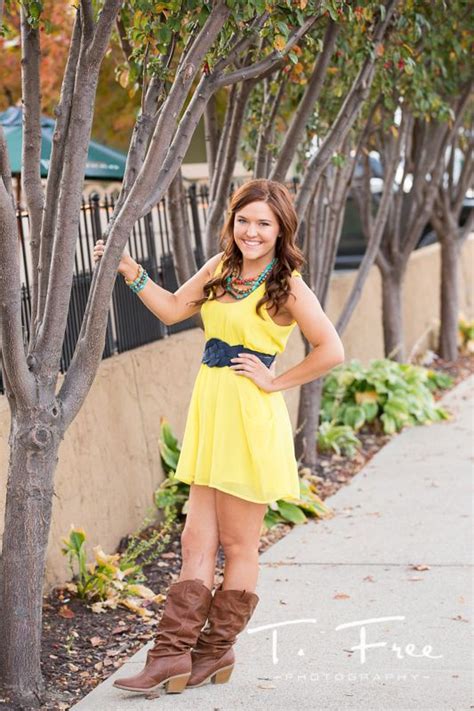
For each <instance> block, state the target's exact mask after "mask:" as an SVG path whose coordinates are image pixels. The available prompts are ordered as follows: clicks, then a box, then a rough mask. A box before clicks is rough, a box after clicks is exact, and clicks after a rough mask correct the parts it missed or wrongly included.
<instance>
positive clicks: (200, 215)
mask: <svg viewBox="0 0 474 711" xmlns="http://www.w3.org/2000/svg"><path fill="white" fill-rule="evenodd" d="M291 186H292V188H293V190H294V191H295V192H296V189H297V181H293V182H292V184H291ZM235 187H236V184H235V183H233V184H231V186H230V191H231V192H232V191H233V190H234V188H235ZM186 201H187V209H188V217H189V223H190V225H192V245H193V250H194V257H195V260H196V264H197V266H198V268H200V267H201V266H202V265H203V263H204V254H203V248H202V234H203V231H204V229H205V225H206V219H207V210H208V204H209V192H208V186H207V185H205V184H196V183H192V184H191V185H190V186H189V187H188V188H187V190H186ZM114 207H115V202H114V199H113V198H110V197H107V196H106V197H105V198H104V199H100V197H99V196H98V195H95V194H94V195H91V196H89V197H88V198H87V199H84V200H83V202H82V207H81V215H80V222H79V234H78V240H77V247H76V254H75V264H74V274H73V282H72V288H71V297H70V302H69V311H68V318H67V325H66V332H65V335H64V342H63V348H62V355H61V365H60V368H61V372H63V373H64V372H66V371H67V369H68V367H69V364H70V362H71V360H72V357H73V354H74V350H75V347H76V343H77V339H78V337H79V333H80V330H81V325H82V320H83V317H84V313H85V309H86V304H87V299H88V296H89V290H90V286H91V282H92V273H93V267H94V263H93V259H92V252H93V248H94V244H95V242H96V241H97V240H98V239H99V238H100V237H101V236H102V234H103V232H104V230H105V228H106V226H107V224H108V222H109V220H110V218H111V215H112V213H113V210H114ZM17 221H18V234H19V240H20V245H21V282H22V286H21V316H22V324H23V330H24V337H25V340H28V339H29V336H30V328H31V324H32V314H31V283H32V264H31V252H30V247H29V224H28V214H27V212H26V211H25V210H21V209H18V210H17ZM128 246H129V250H130V254H131V255H132V257H133V258H134V259H136V260H137V261H138V262H140V263H141V264H143V266H144V267H145V269H146V270H147V271H148V273H149V274H150V277H151V278H152V279H153V281H155V282H157V283H158V284H159V285H160V286H162V287H163V288H165V289H168V290H169V291H172V292H174V291H176V289H177V288H178V286H179V283H178V278H177V273H176V266H175V262H174V256H173V250H172V239H171V233H170V227H169V223H168V219H167V213H166V209H165V201H164V200H162V201H161V202H160V203H158V204H157V205H156V206H155V207H154V208H153V210H151V211H150V212H149V213H148V214H147V215H145V216H144V217H143V218H141V219H140V220H138V222H137V223H136V224H135V226H134V228H133V230H132V234H131V235H130V238H129V242H128ZM195 326H196V320H195V319H194V318H190V319H186V320H185V321H182V322H180V323H177V324H173V325H172V326H166V325H165V324H164V323H162V322H161V321H160V320H159V319H158V318H156V316H154V315H153V314H152V313H151V312H150V311H149V310H148V309H147V308H146V307H145V306H144V305H143V304H142V302H141V301H140V299H137V298H136V296H135V294H133V293H132V292H131V291H130V289H129V288H128V287H127V286H126V285H125V283H124V281H123V280H122V279H117V280H116V282H115V285H114V289H113V294H112V302H111V307H110V311H109V316H108V324H107V331H106V339H105V347H104V353H103V358H108V357H110V356H111V355H113V354H114V353H122V352H124V351H128V350H131V349H133V348H138V347H139V346H142V345H145V344H147V343H151V342H153V341H156V340H158V339H160V338H164V337H165V336H168V335H171V334H173V333H176V332H178V331H183V330H186V329H188V328H195ZM3 392H4V388H3V381H2V377H1V369H0V393H3Z"/></svg>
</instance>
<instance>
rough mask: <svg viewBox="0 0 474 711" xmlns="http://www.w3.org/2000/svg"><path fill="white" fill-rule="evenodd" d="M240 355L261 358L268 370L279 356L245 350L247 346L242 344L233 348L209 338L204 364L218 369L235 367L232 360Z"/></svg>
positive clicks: (203, 356) (205, 349)
mask: <svg viewBox="0 0 474 711" xmlns="http://www.w3.org/2000/svg"><path fill="white" fill-rule="evenodd" d="M239 353H253V354H254V355H256V356H258V357H259V358H260V360H261V361H262V363H264V364H265V365H266V366H267V368H269V367H270V366H271V364H272V363H273V361H274V360H275V358H276V355H277V354H276V353H275V355H272V354H271V353H262V352H261V351H254V350H252V349H251V348H245V346H242V345H241V344H240V343H238V344H237V345H236V346H231V345H230V344H229V343H226V341H221V339H220V338H209V340H208V341H206V345H205V347H204V353H203V355H202V362H203V363H204V364H205V365H209V366H211V367H212V366H217V367H218V368H222V367H224V366H225V365H233V363H231V360H230V359H231V358H235V357H236V356H238V355H239Z"/></svg>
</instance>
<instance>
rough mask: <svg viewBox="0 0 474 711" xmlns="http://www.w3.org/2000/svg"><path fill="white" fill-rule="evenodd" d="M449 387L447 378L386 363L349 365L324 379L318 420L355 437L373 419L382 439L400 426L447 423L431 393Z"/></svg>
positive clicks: (414, 368)
mask: <svg viewBox="0 0 474 711" xmlns="http://www.w3.org/2000/svg"><path fill="white" fill-rule="evenodd" d="M451 382H452V379H451V378H450V377H449V376H446V375H443V374H441V373H436V372H435V371H433V370H430V369H428V368H423V367H422V366H419V365H411V364H404V363H396V362H395V361H392V360H389V359H388V358H386V359H381V360H373V361H371V362H370V364H369V365H368V366H367V367H365V366H363V365H361V363H360V362H359V361H356V360H353V361H351V362H350V363H348V364H344V365H341V366H338V367H337V368H334V370H332V371H331V373H330V374H329V375H328V376H327V377H326V379H325V382H324V387H323V395H322V403H321V420H322V422H330V423H332V425H346V426H349V427H351V428H352V429H353V430H355V431H356V432H357V431H358V430H360V429H361V428H362V427H363V426H364V425H365V424H370V423H372V422H375V421H376V420H377V421H379V422H380V423H381V425H382V428H383V431H384V432H385V433H386V434H393V433H395V432H397V431H399V430H401V429H402V427H404V426H408V425H418V424H427V423H430V422H436V421H438V420H443V419H447V417H448V413H447V412H446V410H444V409H443V408H442V407H440V406H438V405H436V403H435V400H434V398H433V392H432V391H433V390H435V389H436V388H440V387H442V388H444V387H448V386H449V385H450V384H451Z"/></svg>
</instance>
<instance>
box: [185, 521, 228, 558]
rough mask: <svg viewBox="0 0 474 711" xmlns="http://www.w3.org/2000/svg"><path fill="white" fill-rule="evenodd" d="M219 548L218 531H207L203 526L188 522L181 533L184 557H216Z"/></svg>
mask: <svg viewBox="0 0 474 711" xmlns="http://www.w3.org/2000/svg"><path fill="white" fill-rule="evenodd" d="M218 548H219V538H218V535H217V531H212V530H211V531H206V530H205V529H203V528H202V526H199V527H195V526H192V525H188V524H186V525H185V526H184V529H183V531H182V533H181V553H182V556H183V558H186V559H189V558H199V559H201V560H202V559H204V558H215V557H216V555H217V551H218Z"/></svg>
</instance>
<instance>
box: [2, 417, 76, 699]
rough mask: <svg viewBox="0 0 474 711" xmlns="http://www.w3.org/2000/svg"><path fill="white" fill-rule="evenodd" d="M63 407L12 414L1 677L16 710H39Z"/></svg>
mask: <svg viewBox="0 0 474 711" xmlns="http://www.w3.org/2000/svg"><path fill="white" fill-rule="evenodd" d="M58 416H59V409H58V408H57V406H56V405H53V406H52V407H51V408H41V410H40V411H39V412H38V410H36V412H35V410H33V409H32V411H30V412H18V413H15V414H13V416H12V422H11V429H10V452H11V454H10V463H9V471H8V484H7V498H6V506H5V530H4V534H3V550H2V559H1V575H0V602H1V610H2V616H1V635H0V678H1V680H2V683H3V685H4V687H5V691H6V693H7V695H8V696H9V701H10V702H11V703H12V704H13V707H14V708H36V707H38V706H39V705H40V703H41V698H42V696H43V693H44V685H43V681H42V677H41V669H40V652H41V620H42V602H43V595H42V591H43V580H44V571H45V559H46V548H47V544H48V533H49V527H50V522H51V509H52V501H53V493H54V490H53V475H54V470H55V468H56V464H57V460H58V448H59V444H60V441H61V439H62V435H61V434H60V431H59V429H60V428H59V426H58V422H57V421H55V420H57V418H58Z"/></svg>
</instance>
